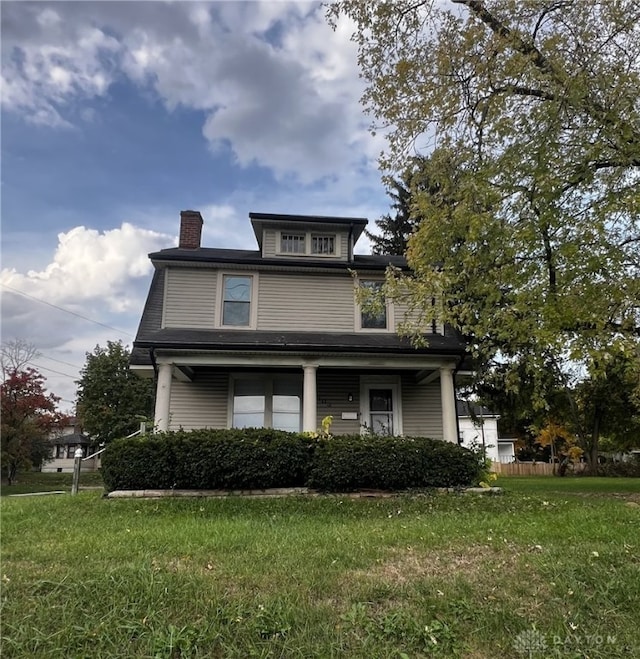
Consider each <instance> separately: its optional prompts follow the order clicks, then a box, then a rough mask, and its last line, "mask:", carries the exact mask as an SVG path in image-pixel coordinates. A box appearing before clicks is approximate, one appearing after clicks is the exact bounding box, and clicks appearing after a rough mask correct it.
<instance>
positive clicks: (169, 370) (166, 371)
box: [153, 364, 173, 432]
mask: <svg viewBox="0 0 640 659" xmlns="http://www.w3.org/2000/svg"><path fill="white" fill-rule="evenodd" d="M172 374H173V364H160V365H159V366H158V384H157V385H156V410H155V414H154V418H153V425H154V426H155V428H156V432H165V431H167V430H169V403H170V402H171V376H172Z"/></svg>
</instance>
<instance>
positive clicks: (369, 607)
mask: <svg viewBox="0 0 640 659" xmlns="http://www.w3.org/2000/svg"><path fill="white" fill-rule="evenodd" d="M529 480H531V481H534V482H532V483H530V484H527V481H529ZM575 480H576V481H578V480H579V481H581V482H582V489H581V490H580V491H576V492H573V491H568V489H567V490H565V491H559V490H558V488H559V487H565V488H567V487H568V486H565V485H559V483H565V482H568V479H567V481H565V480H563V479H515V478H514V479H507V478H503V479H501V481H500V482H499V484H500V485H502V486H503V487H505V488H506V489H507V492H506V494H504V495H502V496H483V495H471V494H463V495H461V494H448V495H442V494H441V495H433V496H419V497H418V496H417V497H413V498H409V497H397V498H391V499H348V498H344V497H339V496H327V497H320V498H303V497H296V498H288V499H241V498H226V499H206V500H205V499H190V500H176V499H169V500H167V499H163V500H135V499H128V500H127V499H121V500H105V499H101V498H100V494H99V493H98V492H86V493H82V494H80V495H78V496H77V497H71V496H69V495H60V496H59V497H29V498H27V499H19V498H16V499H7V498H5V499H3V501H2V586H3V587H2V620H3V624H2V637H3V638H2V656H3V657H7V658H8V657H16V658H17V657H92V658H94V657H95V658H101V657H104V658H107V657H108V658H112V657H149V658H150V659H151V658H156V657H157V658H165V657H166V658H167V659H176V658H178V657H179V658H181V659H184V658H185V657H203V658H204V657H224V658H226V657H238V658H243V659H244V658H246V657H285V658H288V657H300V658H302V657H305V658H308V657H336V658H338V657H360V658H363V659H364V658H367V659H369V658H372V657H374V658H375V657H380V658H383V657H384V658H386V657H412V658H413V657H446V658H450V657H469V658H473V659H480V658H483V657H487V658H489V657H491V658H493V657H525V656H526V657H528V656H532V657H545V658H546V657H554V656H557V657H590V658H597V657H602V658H603V659H604V658H607V659H610V658H615V657H633V656H640V644H639V643H638V633H637V630H638V609H637V603H638V601H640V505H639V504H640V496H639V493H638V482H637V480H630V479H612V480H614V481H615V486H616V487H615V489H613V490H608V491H602V490H600V489H598V488H597V486H596V487H593V488H590V489H589V488H587V489H586V491H585V489H584V488H585V487H586V486H587V485H588V483H589V481H588V480H587V479H575ZM601 480H602V479H598V482H600V481H601ZM542 483H545V484H547V486H546V487H544V486H542ZM510 484H511V487H510ZM612 487H613V486H612Z"/></svg>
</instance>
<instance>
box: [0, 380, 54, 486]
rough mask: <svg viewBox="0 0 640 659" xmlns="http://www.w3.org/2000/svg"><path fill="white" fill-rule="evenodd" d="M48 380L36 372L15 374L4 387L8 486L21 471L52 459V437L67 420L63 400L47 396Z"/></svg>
mask: <svg viewBox="0 0 640 659" xmlns="http://www.w3.org/2000/svg"><path fill="white" fill-rule="evenodd" d="M44 383H45V378H44V376H42V375H41V374H40V373H38V371H36V370H35V369H33V368H25V369H24V370H13V371H11V372H10V373H9V374H8V376H7V378H6V379H5V380H4V382H3V383H2V385H1V398H2V419H1V421H0V423H1V432H2V468H3V470H4V471H5V473H6V475H7V480H8V483H9V485H11V484H12V483H13V482H14V481H15V478H16V475H17V473H18V470H19V469H28V468H30V467H32V466H40V465H41V464H42V463H43V462H45V461H47V460H48V459H50V458H51V444H50V443H49V441H48V439H49V435H50V434H51V431H52V430H53V428H54V427H56V426H58V425H59V424H61V423H62V422H63V420H64V419H65V416H64V415H63V414H61V413H59V412H57V411H56V405H57V403H58V401H59V400H60V399H59V398H58V397H57V396H54V395H53V394H47V393H45V388H44Z"/></svg>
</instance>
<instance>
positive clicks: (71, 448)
mask: <svg viewBox="0 0 640 659" xmlns="http://www.w3.org/2000/svg"><path fill="white" fill-rule="evenodd" d="M49 441H50V442H51V455H52V459H51V460H50V461H48V462H45V463H43V465H42V471H45V472H73V462H74V455H75V452H76V449H77V448H81V449H82V456H83V457H85V458H86V457H87V456H89V455H90V454H91V448H92V446H93V443H92V442H91V440H90V439H89V436H88V435H86V434H85V433H83V432H82V428H81V427H80V424H79V423H78V419H77V418H76V417H74V416H72V417H67V420H66V422H65V425H63V426H61V427H60V428H56V429H55V430H54V431H53V432H52V433H51V436H50V438H49ZM99 467H100V462H99V458H92V459H91V460H87V461H86V462H83V463H82V470H83V471H95V470H97V469H98V468H99Z"/></svg>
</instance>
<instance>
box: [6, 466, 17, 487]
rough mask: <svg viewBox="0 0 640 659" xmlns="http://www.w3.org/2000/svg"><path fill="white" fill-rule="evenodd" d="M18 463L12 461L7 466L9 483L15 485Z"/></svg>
mask: <svg viewBox="0 0 640 659" xmlns="http://www.w3.org/2000/svg"><path fill="white" fill-rule="evenodd" d="M17 471H18V465H17V464H15V463H12V462H10V463H9V465H8V466H7V485H13V484H14V482H15V480H16V473H17Z"/></svg>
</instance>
